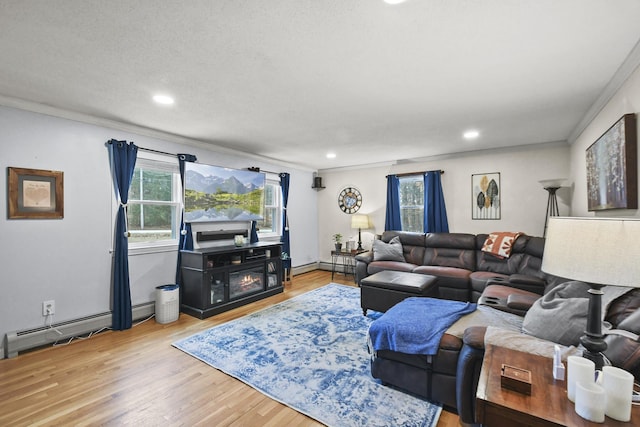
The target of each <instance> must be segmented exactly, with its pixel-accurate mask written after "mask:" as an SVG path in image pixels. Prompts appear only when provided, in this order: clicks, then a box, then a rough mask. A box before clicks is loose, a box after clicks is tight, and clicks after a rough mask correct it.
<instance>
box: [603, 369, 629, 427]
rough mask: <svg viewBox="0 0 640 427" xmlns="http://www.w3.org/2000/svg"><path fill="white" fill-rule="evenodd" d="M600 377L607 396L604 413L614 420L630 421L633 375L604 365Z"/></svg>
mask: <svg viewBox="0 0 640 427" xmlns="http://www.w3.org/2000/svg"><path fill="white" fill-rule="evenodd" d="M602 377H603V378H602V386H603V388H604V391H605V393H606V396H607V405H606V409H605V413H606V414H607V416H608V417H610V418H613V419H614V420H618V421H622V422H628V421H630V420H631V394H632V393H633V375H631V374H630V373H629V372H627V371H625V370H623V369H620V368H616V367H614V366H604V367H603V368H602Z"/></svg>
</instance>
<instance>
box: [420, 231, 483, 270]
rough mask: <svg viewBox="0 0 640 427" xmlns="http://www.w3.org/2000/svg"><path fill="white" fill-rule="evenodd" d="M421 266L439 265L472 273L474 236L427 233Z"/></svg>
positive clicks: (474, 260)
mask: <svg viewBox="0 0 640 427" xmlns="http://www.w3.org/2000/svg"><path fill="white" fill-rule="evenodd" d="M425 246H426V249H425V252H424V259H423V261H422V262H421V264H422V265H439V266H442V267H455V268H461V269H465V270H470V271H473V270H474V269H475V265H476V254H475V236H474V235H473V234H465V233H429V234H427V235H426V236H425Z"/></svg>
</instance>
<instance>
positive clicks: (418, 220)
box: [399, 175, 424, 233]
mask: <svg viewBox="0 0 640 427" xmlns="http://www.w3.org/2000/svg"><path fill="white" fill-rule="evenodd" d="M399 181H400V220H401V222H402V231H414V232H418V233H422V231H423V229H424V177H423V176H422V175H411V176H405V177H401V178H400V179H399Z"/></svg>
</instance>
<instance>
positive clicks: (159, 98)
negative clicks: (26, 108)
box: [153, 95, 173, 105]
mask: <svg viewBox="0 0 640 427" xmlns="http://www.w3.org/2000/svg"><path fill="white" fill-rule="evenodd" d="M153 100H154V101H155V102H157V103H158V104H162V105H171V104H173V98H172V97H170V96H168V95H154V96H153Z"/></svg>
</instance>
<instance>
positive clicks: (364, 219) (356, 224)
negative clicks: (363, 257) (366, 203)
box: [351, 214, 369, 251]
mask: <svg viewBox="0 0 640 427" xmlns="http://www.w3.org/2000/svg"><path fill="white" fill-rule="evenodd" d="M351 228H357V229H358V248H357V250H359V251H362V250H364V249H363V248H362V229H363V228H369V217H368V216H367V215H356V214H354V215H352V216H351Z"/></svg>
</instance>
